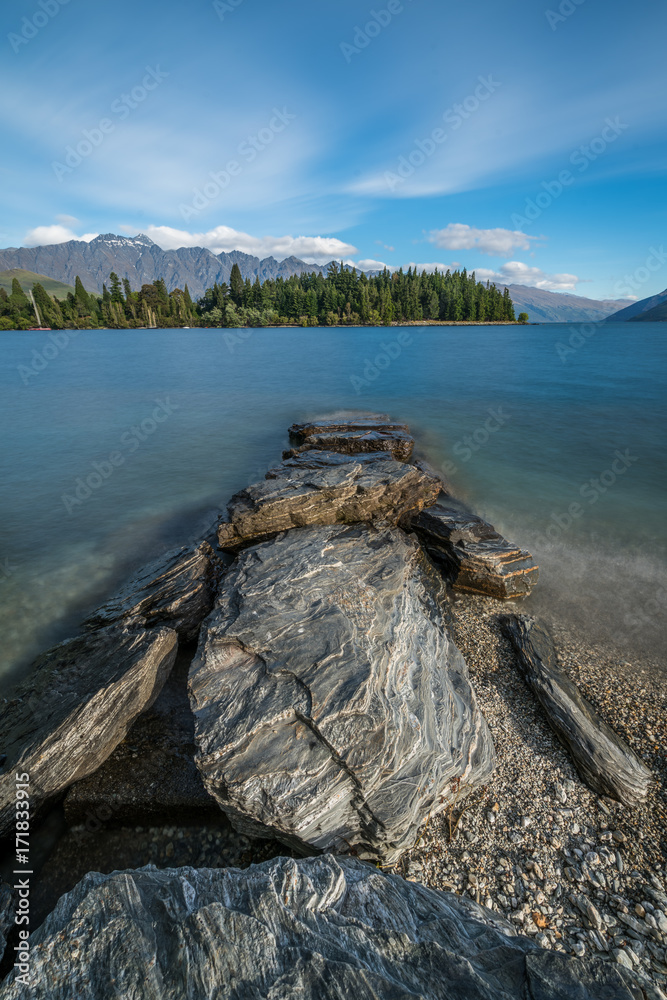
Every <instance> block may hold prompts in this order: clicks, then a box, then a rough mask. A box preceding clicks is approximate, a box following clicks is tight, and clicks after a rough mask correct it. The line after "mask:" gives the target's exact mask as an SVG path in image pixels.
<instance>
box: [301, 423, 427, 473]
mask: <svg viewBox="0 0 667 1000" xmlns="http://www.w3.org/2000/svg"><path fill="white" fill-rule="evenodd" d="M289 436H290V440H291V441H292V443H293V444H295V445H296V446H297V447H298V448H302V449H308V448H316V449H322V450H325V451H339V452H344V453H345V454H347V455H356V454H359V453H360V452H367V451H387V452H389V453H390V454H391V456H392V457H393V458H395V459H396V460H397V461H399V462H407V461H409V459H410V456H411V455H412V450H413V448H414V444H415V443H414V439H413V438H411V437H410V433H409V428H408V427H407V425H406V424H396V423H393V422H392V420H391V418H390V417H389V416H387V414H386V413H368V414H364V415H363V416H361V417H352V418H349V419H347V420H346V419H337V418H330V419H329V418H325V419H322V420H315V421H311V422H309V423H304V424H292V426H291V427H290V428H289Z"/></svg>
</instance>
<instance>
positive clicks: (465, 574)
mask: <svg viewBox="0 0 667 1000" xmlns="http://www.w3.org/2000/svg"><path fill="white" fill-rule="evenodd" d="M401 525H402V526H403V527H404V528H406V529H408V530H410V531H414V532H415V533H416V534H417V535H418V536H419V538H420V539H421V541H422V543H423V545H424V547H425V548H426V550H427V552H428V553H429V555H431V556H432V557H433V558H434V559H435V560H436V562H438V563H439V564H440V565H442V566H443V569H444V570H445V573H446V575H447V577H448V579H449V580H450V582H451V584H452V586H453V587H455V588H456V589H457V590H467V591H469V592H471V593H473V594H488V595H489V596H490V597H498V598H501V599H502V600H506V599H508V598H514V597H524V596H525V595H526V594H529V593H530V591H531V590H532V588H533V587H534V586H535V584H536V583H537V579H538V575H539V570H538V567H537V566H536V565H535V562H534V560H533V557H532V556H531V554H530V552H526V551H524V550H523V549H520V548H517V546H516V545H512V543H511V542H508V541H507V540H506V539H504V538H503V536H502V535H500V534H499V533H498V532H497V531H496V530H495V528H494V527H493V526H492V525H490V524H488V523H487V522H486V521H484V520H482V518H481V517H478V516H477V515H476V514H472V513H471V512H470V511H467V510H465V508H464V507H463V506H462V505H461V504H459V503H457V502H456V501H453V500H452V501H449V502H448V503H447V504H444V503H439V504H436V505H435V506H433V507H428V508H427V509H425V510H422V511H414V512H413V511H410V513H408V514H406V515H404V516H403V518H402V520H401Z"/></svg>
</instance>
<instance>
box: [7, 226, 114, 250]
mask: <svg viewBox="0 0 667 1000" xmlns="http://www.w3.org/2000/svg"><path fill="white" fill-rule="evenodd" d="M96 236H99V233H84V235H83V236H77V235H76V233H75V232H73V231H72V230H71V229H69V228H68V227H67V226H62V225H53V226H35V228H34V229H30V230H28V232H27V233H26V234H25V236H24V238H23V246H26V247H40V246H52V245H53V244H54V243H68V242H69V240H83V241H84V242H85V243H90V241H91V240H94V239H95V237H96Z"/></svg>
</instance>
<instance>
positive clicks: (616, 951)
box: [611, 948, 632, 969]
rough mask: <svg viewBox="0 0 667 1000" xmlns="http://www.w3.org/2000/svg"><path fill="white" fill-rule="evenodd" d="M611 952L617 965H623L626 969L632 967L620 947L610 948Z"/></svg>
mask: <svg viewBox="0 0 667 1000" xmlns="http://www.w3.org/2000/svg"><path fill="white" fill-rule="evenodd" d="M611 953H612V955H613V956H614V958H615V959H616V961H617V962H618V964H619V965H622V966H624V967H625V968H626V969H631V968H632V962H631V961H630V959H629V958H628V956H627V955H626V954H625V951H624V950H623V949H622V948H612V950H611Z"/></svg>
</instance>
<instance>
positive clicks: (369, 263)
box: [350, 257, 395, 271]
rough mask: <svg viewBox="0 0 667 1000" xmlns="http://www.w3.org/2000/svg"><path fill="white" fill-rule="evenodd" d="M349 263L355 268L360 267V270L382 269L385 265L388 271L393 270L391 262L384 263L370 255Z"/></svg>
mask: <svg viewBox="0 0 667 1000" xmlns="http://www.w3.org/2000/svg"><path fill="white" fill-rule="evenodd" d="M350 263H351V264H352V265H353V266H354V267H356V268H361V270H362V271H383V270H384V268H385V267H386V268H387V269H388V270H389V271H393V270H395V268H394V267H393V266H392V265H391V264H385V262H384V261H383V260H373V258H372V257H369V258H368V259H366V260H360V261H357V262H355V261H350Z"/></svg>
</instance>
